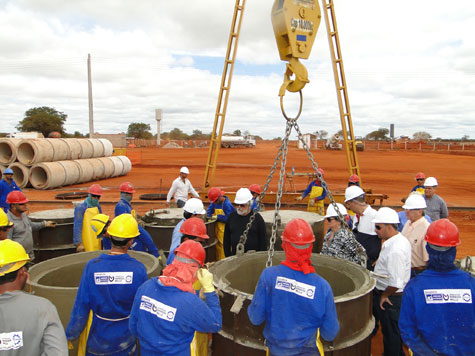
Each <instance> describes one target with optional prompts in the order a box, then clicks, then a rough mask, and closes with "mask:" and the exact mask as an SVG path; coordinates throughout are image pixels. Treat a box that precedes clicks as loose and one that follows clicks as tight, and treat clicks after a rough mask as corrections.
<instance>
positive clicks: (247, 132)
mask: <svg viewBox="0 0 475 356" xmlns="http://www.w3.org/2000/svg"><path fill="white" fill-rule="evenodd" d="M242 135H243V136H244V137H246V136H251V133H250V132H249V131H248V130H246V131H244V132H243V133H242Z"/></svg>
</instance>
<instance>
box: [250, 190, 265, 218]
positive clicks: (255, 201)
mask: <svg viewBox="0 0 475 356" xmlns="http://www.w3.org/2000/svg"><path fill="white" fill-rule="evenodd" d="M249 191H250V192H251V194H252V205H251V210H255V211H260V210H261V204H263V203H262V202H261V193H262V190H261V186H260V185H259V184H251V185H250V186H249ZM262 207H264V205H262Z"/></svg>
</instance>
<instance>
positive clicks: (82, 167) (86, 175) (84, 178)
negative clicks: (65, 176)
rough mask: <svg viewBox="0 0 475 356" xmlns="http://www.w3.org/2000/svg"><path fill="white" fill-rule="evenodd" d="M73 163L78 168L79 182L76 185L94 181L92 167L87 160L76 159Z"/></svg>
mask: <svg viewBox="0 0 475 356" xmlns="http://www.w3.org/2000/svg"><path fill="white" fill-rule="evenodd" d="M73 162H76V163H77V164H78V166H79V180H78V181H77V182H76V183H85V182H90V181H91V180H93V179H94V167H93V165H92V164H91V162H90V160H89V159H77V160H75V161H73Z"/></svg>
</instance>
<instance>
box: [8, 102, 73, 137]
mask: <svg viewBox="0 0 475 356" xmlns="http://www.w3.org/2000/svg"><path fill="white" fill-rule="evenodd" d="M67 117H68V115H66V114H64V113H62V112H59V111H57V110H56V109H55V108H50V107H47V106H41V107H37V108H31V109H30V110H28V111H26V112H25V117H24V119H23V120H22V121H20V122H19V123H18V125H17V126H16V128H17V130H19V131H21V132H28V131H37V132H41V133H42V134H43V136H44V137H48V134H49V133H50V132H52V131H58V132H59V133H61V134H64V123H65V122H66V119H67Z"/></svg>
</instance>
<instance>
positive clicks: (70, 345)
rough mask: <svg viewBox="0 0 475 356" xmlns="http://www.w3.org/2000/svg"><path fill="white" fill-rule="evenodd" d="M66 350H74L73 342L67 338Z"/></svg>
mask: <svg viewBox="0 0 475 356" xmlns="http://www.w3.org/2000/svg"><path fill="white" fill-rule="evenodd" d="M68 350H74V346H73V343H72V342H71V341H69V340H68Z"/></svg>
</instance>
